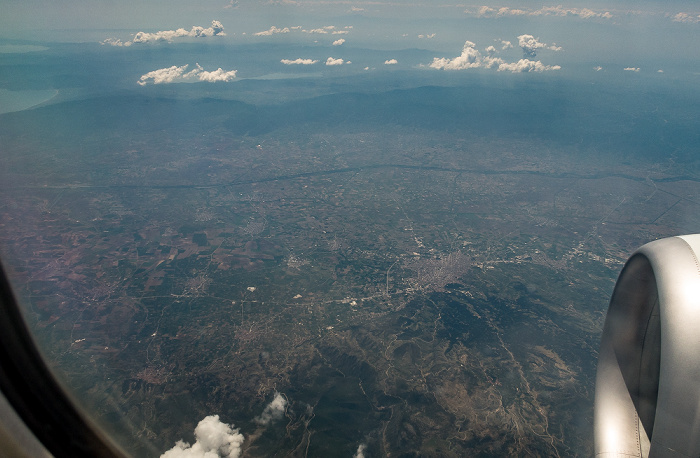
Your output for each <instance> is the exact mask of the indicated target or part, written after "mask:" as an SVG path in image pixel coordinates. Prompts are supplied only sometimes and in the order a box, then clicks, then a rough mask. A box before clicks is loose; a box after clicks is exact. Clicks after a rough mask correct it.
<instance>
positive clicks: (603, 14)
mask: <svg viewBox="0 0 700 458" xmlns="http://www.w3.org/2000/svg"><path fill="white" fill-rule="evenodd" d="M464 12H465V13H467V14H469V15H472V16H476V17H509V16H559V17H566V16H575V17H579V18H582V19H592V18H603V19H610V18H612V17H613V16H612V14H610V12H608V11H593V10H591V9H589V8H565V7H563V6H561V5H558V6H543V7H542V8H540V9H538V10H532V9H529V8H509V7H507V6H504V7H501V8H492V7H490V6H479V7H476V8H472V9H467V10H465V11H464Z"/></svg>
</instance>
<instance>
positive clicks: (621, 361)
mask: <svg viewBox="0 0 700 458" xmlns="http://www.w3.org/2000/svg"><path fill="white" fill-rule="evenodd" d="M699 258H700V235H686V236H680V237H670V238H667V239H662V240H657V241H655V242H651V243H648V244H646V245H644V246H643V247H641V248H640V249H639V250H637V251H636V252H635V253H634V254H633V255H632V256H631V257H630V259H629V260H628V261H627V263H626V264H625V266H624V268H623V269H622V272H621V273H620V276H619V278H618V280H617V284H616V285H615V290H614V291H613V295H612V298H611V300H610V307H609V309H608V315H607V317H606V319H605V327H604V329H603V337H602V341H601V347H600V354H599V356H598V373H597V376H596V392H595V414H594V429H595V454H596V457H648V456H651V457H658V456H664V457H665V456H679V457H680V456H694V457H698V456H700V262H699V260H698V259H699Z"/></svg>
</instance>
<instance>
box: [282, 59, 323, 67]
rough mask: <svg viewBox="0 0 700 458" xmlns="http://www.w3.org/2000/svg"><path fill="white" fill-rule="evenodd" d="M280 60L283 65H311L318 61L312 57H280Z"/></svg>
mask: <svg viewBox="0 0 700 458" xmlns="http://www.w3.org/2000/svg"><path fill="white" fill-rule="evenodd" d="M280 62H282V63H283V64H284V65H313V64H315V63H316V62H318V61H317V60H313V59H302V58H301V57H300V58H298V59H294V60H289V59H282V60H281V61H280Z"/></svg>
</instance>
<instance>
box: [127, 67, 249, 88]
mask: <svg viewBox="0 0 700 458" xmlns="http://www.w3.org/2000/svg"><path fill="white" fill-rule="evenodd" d="M196 65H197V66H196V67H195V68H194V69H192V70H190V71H189V72H188V71H187V67H188V65H183V66H182V67H178V66H176V65H173V66H172V67H167V68H161V69H158V70H153V71H152V72H148V73H146V74H145V75H141V78H139V80H138V81H137V82H138V84H140V85H141V86H145V85H146V84H148V83H149V82H150V83H153V84H169V83H187V82H196V81H203V82H207V83H215V82H217V81H223V82H228V81H231V80H233V79H234V78H236V73H237V71H236V70H229V71H226V70H223V69H222V68H221V67H219V68H217V69H216V70H213V71H206V70H204V69H203V68H202V66H201V65H199V64H196Z"/></svg>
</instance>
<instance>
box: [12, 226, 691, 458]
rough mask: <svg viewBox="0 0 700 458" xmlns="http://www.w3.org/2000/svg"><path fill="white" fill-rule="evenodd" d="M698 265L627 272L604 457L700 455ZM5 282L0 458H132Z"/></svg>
mask: <svg viewBox="0 0 700 458" xmlns="http://www.w3.org/2000/svg"><path fill="white" fill-rule="evenodd" d="M699 257H700V235H687V236H679V237H671V238H667V239H662V240H657V241H654V242H651V243H648V244H646V245H644V246H643V247H641V248H640V249H639V250H637V251H636V252H635V253H634V254H633V255H632V256H631V257H630V258H629V260H628V261H627V263H626V264H625V267H624V268H623V270H622V272H621V274H620V276H619V278H618V281H617V284H616V286H615V289H614V292H613V295H612V298H611V301H610V306H609V309H608V315H607V317H606V320H605V327H604V330H603V337H602V342H601V348H600V353H599V360H598V373H597V379H596V396H595V415H594V417H595V418H594V420H595V451H596V456H599V457H623V456H624V457H659V456H662V457H665V456H670V457H675V456H679V457H680V456H699V455H700V435H698V434H697V433H698V430H699V428H700V415H699V414H700V390H699V389H698V384H697V381H698V380H700V358H698V355H699V354H700V334H699V333H698V332H697V330H698V329H700V262H699V261H698V258H699ZM0 274H2V275H0V305H1V307H0V365H1V367H0V369H1V370H0V389H1V390H2V393H1V394H0V456H6V457H50V456H56V457H119V456H125V454H124V453H123V452H122V451H121V450H120V449H119V447H118V446H117V445H115V444H114V443H113V442H112V441H111V440H110V439H109V438H108V437H107V436H106V435H105V434H104V433H103V432H102V431H100V430H99V428H97V427H96V426H95V425H94V424H92V422H91V421H90V420H89V419H88V417H87V416H86V415H85V414H84V413H83V412H81V411H80V410H79V409H78V408H77V407H76V405H75V403H73V402H72V401H71V400H70V398H69V396H68V395H66V393H65V392H64V391H63V390H62V389H61V387H60V386H59V385H58V383H56V381H55V380H54V378H53V377H52V376H51V372H50V371H49V369H48V368H47V366H46V365H45V364H44V362H43V361H42V360H41V357H40V356H39V353H38V351H37V350H36V348H35V346H34V343H33V341H32V338H31V336H30V334H29V332H28V330H27V327H26V324H25V323H24V321H23V319H22V316H21V313H20V311H19V308H18V306H17V304H16V302H15V299H14V297H13V295H12V292H11V290H10V286H9V283H8V282H7V278H6V276H5V275H4V272H0Z"/></svg>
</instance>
